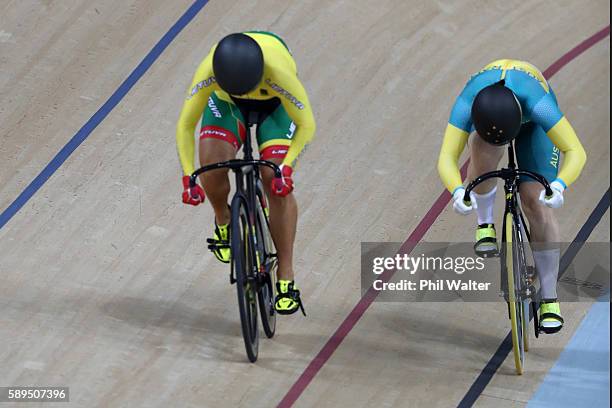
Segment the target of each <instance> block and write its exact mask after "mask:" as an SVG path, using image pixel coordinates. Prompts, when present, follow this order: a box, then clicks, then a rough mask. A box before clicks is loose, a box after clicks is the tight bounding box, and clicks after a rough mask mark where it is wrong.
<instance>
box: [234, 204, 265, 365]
mask: <svg viewBox="0 0 612 408" xmlns="http://www.w3.org/2000/svg"><path fill="white" fill-rule="evenodd" d="M231 210H232V219H231V226H232V228H231V235H230V240H231V250H232V273H233V275H234V277H235V279H236V289H237V294H238V310H239V312H240V324H241V326H242V337H243V338H244V346H245V348H246V353H247V357H248V358H249V361H251V362H252V363H254V362H255V361H257V354H258V350H259V329H258V326H257V281H256V279H255V275H254V274H255V266H254V256H253V254H254V245H253V238H252V236H251V227H250V224H249V217H248V211H247V206H246V203H245V202H244V200H243V199H242V198H241V197H240V196H236V197H235V198H234V200H232V206H231Z"/></svg>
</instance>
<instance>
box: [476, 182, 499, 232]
mask: <svg viewBox="0 0 612 408" xmlns="http://www.w3.org/2000/svg"><path fill="white" fill-rule="evenodd" d="M496 192H497V186H495V187H493V190H491V191H489V192H488V193H484V194H477V193H474V198H475V199H476V205H477V207H476V215H477V216H478V225H480V224H493V209H494V207H495V193H496Z"/></svg>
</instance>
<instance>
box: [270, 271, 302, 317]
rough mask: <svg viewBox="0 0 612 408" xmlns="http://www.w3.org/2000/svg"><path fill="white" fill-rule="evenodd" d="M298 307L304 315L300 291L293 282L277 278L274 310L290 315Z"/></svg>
mask: <svg viewBox="0 0 612 408" xmlns="http://www.w3.org/2000/svg"><path fill="white" fill-rule="evenodd" d="M298 309H300V310H301V311H302V314H303V315H304V316H306V312H304V306H303V305H302V299H301V298H300V291H299V290H298V289H297V288H296V286H295V283H294V282H293V281H290V280H282V279H279V281H278V282H276V299H274V310H276V312H277V313H278V314H282V315H290V314H293V313H295V312H297V310H298Z"/></svg>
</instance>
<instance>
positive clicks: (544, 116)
mask: <svg viewBox="0 0 612 408" xmlns="http://www.w3.org/2000/svg"><path fill="white" fill-rule="evenodd" d="M502 79H503V80H504V81H505V86H506V87H507V88H509V89H511V90H512V92H514V94H515V95H516V97H517V99H518V101H519V102H520V104H521V108H522V111H523V126H522V127H521V131H520V133H519V135H518V136H517V138H516V141H515V146H516V156H517V162H518V167H519V168H521V169H523V170H530V171H533V172H536V173H539V174H542V175H543V176H544V177H546V178H547V180H548V181H549V182H551V181H553V179H555V180H557V181H559V182H560V183H561V184H563V186H564V187H567V186H569V185H570V184H571V183H573V182H574V181H575V180H576V179H577V178H578V176H579V175H580V172H581V171H582V168H583V167H584V164H585V162H586V152H585V151H584V148H583V147H582V144H581V143H580V141H579V140H578V137H577V136H576V132H574V129H573V128H572V126H571V125H570V123H569V121H568V120H567V119H566V118H565V116H564V115H563V113H562V112H561V111H560V110H559V106H558V105H557V99H556V97H555V94H554V92H553V91H552V89H551V88H550V85H549V84H548V82H547V81H546V79H545V78H544V75H542V73H541V72H540V71H539V70H538V69H537V68H536V67H534V66H533V65H531V64H529V63H527V62H524V61H518V60H511V59H502V60H497V61H493V62H492V63H490V64H488V65H487V66H485V67H484V68H483V69H482V70H481V71H479V72H478V73H476V74H475V75H473V76H472V78H471V79H470V80H469V81H468V83H467V84H466V85H465V87H464V88H463V91H462V92H461V94H460V95H459V97H458V98H457V100H456V101H455V105H454V106H453V109H452V111H451V115H450V119H449V121H448V125H447V127H446V132H445V134H444V141H443V143H442V149H441V151H440V156H439V158H438V172H439V173H440V178H441V179H442V181H443V183H444V185H445V186H446V188H447V189H448V190H449V191H450V192H451V194H452V193H453V192H454V191H455V190H456V189H457V188H458V187H461V186H462V184H463V183H462V180H461V174H460V172H459V166H458V164H457V162H458V160H459V156H460V155H461V152H462V151H463V149H464V148H465V145H466V143H467V140H468V136H469V134H470V132H472V131H473V126H472V119H471V109H472V103H473V101H474V99H475V98H476V95H477V94H478V92H480V91H481V90H482V89H483V88H485V87H487V86H489V85H492V84H494V83H496V82H499V81H500V80H502ZM559 150H560V151H561V152H562V153H563V154H564V160H563V163H562V165H561V169H560V170H558V167H559ZM525 181H528V180H525Z"/></svg>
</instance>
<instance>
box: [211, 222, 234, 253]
mask: <svg viewBox="0 0 612 408" xmlns="http://www.w3.org/2000/svg"><path fill="white" fill-rule="evenodd" d="M206 242H207V243H208V249H210V250H211V251H212V253H213V254H215V257H216V258H217V259H218V260H220V261H221V262H223V263H229V262H230V259H231V253H230V245H229V224H226V225H217V222H216V221H215V232H214V235H213V238H208V239H207V240H206Z"/></svg>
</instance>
